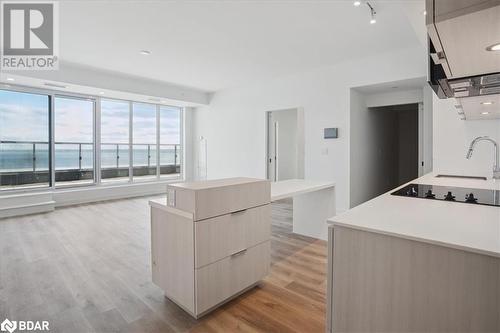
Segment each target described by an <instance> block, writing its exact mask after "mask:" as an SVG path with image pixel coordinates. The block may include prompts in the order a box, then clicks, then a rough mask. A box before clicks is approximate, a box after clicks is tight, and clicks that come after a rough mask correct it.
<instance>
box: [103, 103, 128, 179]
mask: <svg viewBox="0 0 500 333" xmlns="http://www.w3.org/2000/svg"><path fill="white" fill-rule="evenodd" d="M129 144H130V103H129V102H126V101H113V100H102V101H101V180H102V181H103V182H106V181H116V180H119V181H120V180H121V181H123V180H127V181H128V179H129V175H130V173H129V167H130V149H129Z"/></svg>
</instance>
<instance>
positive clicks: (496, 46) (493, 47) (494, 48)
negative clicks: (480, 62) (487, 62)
mask: <svg viewBox="0 0 500 333" xmlns="http://www.w3.org/2000/svg"><path fill="white" fill-rule="evenodd" d="M486 51H500V43H497V44H493V45H491V46H488V47H487V48H486Z"/></svg>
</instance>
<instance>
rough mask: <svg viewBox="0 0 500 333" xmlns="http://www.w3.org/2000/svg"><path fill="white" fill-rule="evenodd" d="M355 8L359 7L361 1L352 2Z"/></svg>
mask: <svg viewBox="0 0 500 333" xmlns="http://www.w3.org/2000/svg"><path fill="white" fill-rule="evenodd" d="M353 5H354V6H355V7H359V6H360V5H361V1H354V4H353Z"/></svg>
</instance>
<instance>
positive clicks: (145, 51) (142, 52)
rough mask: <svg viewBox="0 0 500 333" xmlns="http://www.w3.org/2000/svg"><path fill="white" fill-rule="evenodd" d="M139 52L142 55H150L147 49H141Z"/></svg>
mask: <svg viewBox="0 0 500 333" xmlns="http://www.w3.org/2000/svg"><path fill="white" fill-rule="evenodd" d="M139 53H140V54H142V55H150V54H151V51H148V50H141V52H139Z"/></svg>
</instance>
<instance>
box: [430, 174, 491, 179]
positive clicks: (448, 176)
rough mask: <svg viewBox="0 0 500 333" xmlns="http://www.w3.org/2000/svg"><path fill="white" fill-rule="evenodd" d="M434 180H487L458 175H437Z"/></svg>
mask: <svg viewBox="0 0 500 333" xmlns="http://www.w3.org/2000/svg"><path fill="white" fill-rule="evenodd" d="M436 178H459V179H475V180H488V178H486V177H480V176H460V175H437V176H436Z"/></svg>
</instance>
